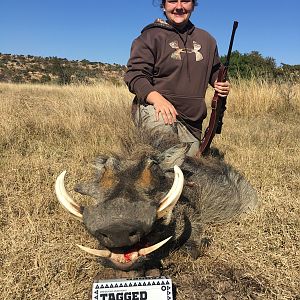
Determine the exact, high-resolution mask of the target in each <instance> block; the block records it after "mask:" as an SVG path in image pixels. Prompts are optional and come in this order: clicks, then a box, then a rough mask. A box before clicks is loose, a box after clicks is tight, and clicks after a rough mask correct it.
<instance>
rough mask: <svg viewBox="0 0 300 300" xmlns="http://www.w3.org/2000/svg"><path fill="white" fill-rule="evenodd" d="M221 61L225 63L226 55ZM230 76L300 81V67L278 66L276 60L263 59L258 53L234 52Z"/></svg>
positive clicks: (282, 64) (231, 59)
mask: <svg viewBox="0 0 300 300" xmlns="http://www.w3.org/2000/svg"><path fill="white" fill-rule="evenodd" d="M221 61H222V63H225V61H226V55H224V56H221ZM228 74H229V77H230V78H244V79H249V78H252V77H263V78H264V79H270V80H293V81H300V65H288V64H284V63H281V64H280V66H277V65H276V61H275V59H274V58H272V57H263V56H262V55H261V54H260V53H259V52H258V51H252V52H250V53H244V54H242V53H240V52H239V51H233V52H232V53H231V57H230V66H229V71H228Z"/></svg>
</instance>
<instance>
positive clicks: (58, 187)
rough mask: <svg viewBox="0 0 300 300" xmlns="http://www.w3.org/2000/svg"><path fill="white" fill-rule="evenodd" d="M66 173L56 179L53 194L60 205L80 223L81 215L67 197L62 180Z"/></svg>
mask: <svg viewBox="0 0 300 300" xmlns="http://www.w3.org/2000/svg"><path fill="white" fill-rule="evenodd" d="M65 175H66V171H63V172H62V173H61V174H60V175H59V176H58V177H57V179H56V182H55V193H56V196H57V199H58V201H59V202H60V204H61V205H62V206H63V207H64V208H65V209H66V210H67V211H68V212H69V213H71V214H72V215H73V216H74V217H75V218H77V219H78V220H80V221H82V213H81V209H80V206H79V205H78V204H77V203H76V202H74V201H73V199H72V198H71V197H70V196H69V195H68V193H67V191H66V189H65V184H64V179H65Z"/></svg>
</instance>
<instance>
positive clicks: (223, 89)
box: [214, 81, 230, 97]
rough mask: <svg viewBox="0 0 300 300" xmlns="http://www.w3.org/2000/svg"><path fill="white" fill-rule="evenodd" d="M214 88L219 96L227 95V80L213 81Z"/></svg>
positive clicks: (228, 86)
mask: <svg viewBox="0 0 300 300" xmlns="http://www.w3.org/2000/svg"><path fill="white" fill-rule="evenodd" d="M214 89H215V91H216V92H217V93H218V95H219V96H220V97H227V96H228V94H229V91H230V84H229V82H228V81H225V82H217V81H215V84H214Z"/></svg>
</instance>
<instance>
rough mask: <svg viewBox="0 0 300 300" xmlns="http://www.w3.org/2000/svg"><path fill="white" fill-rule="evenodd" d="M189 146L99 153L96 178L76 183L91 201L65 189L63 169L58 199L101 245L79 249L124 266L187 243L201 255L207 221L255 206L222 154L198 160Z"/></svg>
mask: <svg viewBox="0 0 300 300" xmlns="http://www.w3.org/2000/svg"><path fill="white" fill-rule="evenodd" d="M164 149H165V148H164ZM186 151H187V146H186V145H176V146H173V147H171V148H169V149H167V150H162V151H160V150H159V151H153V152H151V151H150V153H149V152H147V151H146V152H145V153H144V154H142V153H143V152H142V151H137V153H138V154H139V155H136V156H134V155H133V156H132V155H131V156H128V158H125V157H122V158H120V157H118V156H116V155H114V156H110V157H106V156H102V157H99V158H98V159H97V160H96V164H95V168H96V176H95V177H94V179H93V180H91V181H90V182H87V183H81V184H77V185H76V186H75V191H77V192H79V193H81V194H84V195H88V196H91V197H93V198H94V199H95V204H94V205H89V206H86V207H81V206H79V205H78V204H76V203H75V202H74V201H73V200H72V199H71V197H70V196H69V195H68V194H67V192H66V190H65V187H64V177H65V172H63V173H61V174H60V175H59V176H58V178H57V181H56V187H55V189H56V195H57V198H58V200H59V201H60V203H61V204H62V206H63V207H64V208H65V209H66V210H67V211H69V212H70V213H71V214H72V215H73V216H74V217H76V218H77V219H79V220H80V221H82V222H83V223H84V225H85V227H86V228H87V230H88V231H89V232H90V233H91V235H92V236H94V237H95V238H96V239H97V240H98V241H99V248H100V249H101V250H98V249H97V250H96V249H90V248H87V247H84V246H79V247H80V248H81V249H82V250H84V251H86V252H88V253H90V254H94V255H97V256H99V257H102V258H103V259H102V261H103V263H105V264H106V265H107V264H108V265H109V266H113V267H114V268H117V269H121V270H126V271H127V270H133V269H140V268H141V267H142V266H143V265H144V264H147V263H148V262H150V264H151V262H153V261H158V260H159V259H160V258H162V257H164V256H165V255H168V253H169V251H171V250H174V249H178V248H180V247H181V246H183V245H184V248H185V249H187V250H189V252H190V253H191V255H192V257H194V258H196V257H198V256H199V255H200V253H199V250H198V249H201V245H202V240H203V239H202V238H201V235H202V233H203V228H202V226H203V225H204V224H207V223H220V222H224V221H228V220H231V219H232V218H233V217H235V216H237V215H239V214H241V213H244V212H247V211H249V210H252V209H253V208H254V207H255V206H256V204H257V195H256V192H255V190H254V189H253V188H252V186H251V185H250V184H249V182H248V181H247V180H246V179H245V178H244V177H243V176H242V175H241V174H240V173H239V172H237V171H236V170H234V169H233V168H232V167H231V166H230V165H228V164H226V163H225V162H224V161H223V160H222V159H213V158H209V159H204V158H203V159H193V158H190V157H186V156H185V153H186ZM183 174H184V175H183ZM184 177H185V181H186V182H187V183H189V184H185V185H184ZM183 187H184V189H183ZM179 198H180V200H179ZM178 200H179V201H178Z"/></svg>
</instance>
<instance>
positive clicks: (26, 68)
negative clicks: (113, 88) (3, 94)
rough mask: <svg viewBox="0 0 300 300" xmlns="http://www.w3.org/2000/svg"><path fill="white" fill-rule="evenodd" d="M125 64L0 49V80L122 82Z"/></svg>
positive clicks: (27, 81) (67, 82)
mask: <svg viewBox="0 0 300 300" xmlns="http://www.w3.org/2000/svg"><path fill="white" fill-rule="evenodd" d="M125 70H126V66H122V65H118V64H107V63H101V62H90V61H88V60H86V59H84V60H81V61H78V60H67V59H65V58H58V57H40V56H32V55H13V54H2V53H0V81H2V82H19V83H56V84H70V83H86V84H89V83H94V82H99V81H110V82H113V83H115V84H122V83H123V75H124V73H125Z"/></svg>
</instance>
